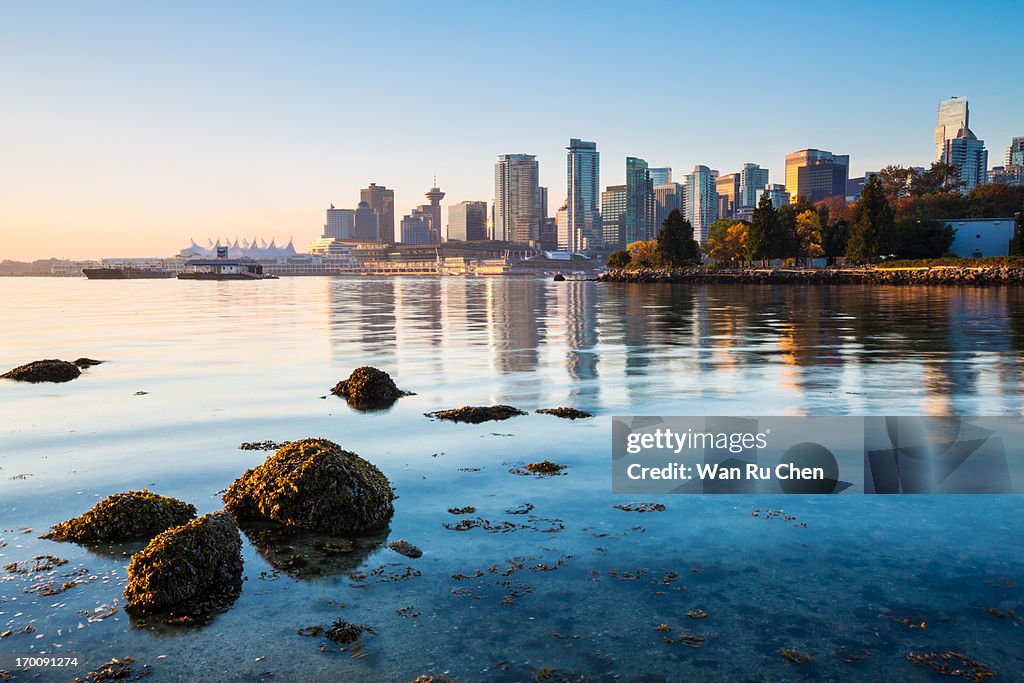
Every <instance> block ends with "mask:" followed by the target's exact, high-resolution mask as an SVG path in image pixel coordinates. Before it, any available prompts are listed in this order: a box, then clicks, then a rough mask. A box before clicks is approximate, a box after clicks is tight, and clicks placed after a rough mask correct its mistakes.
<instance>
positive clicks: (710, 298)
mask: <svg viewBox="0 0 1024 683" xmlns="http://www.w3.org/2000/svg"><path fill="white" fill-rule="evenodd" d="M328 291H329V292H330V310H329V320H330V342H331V345H332V357H333V358H334V359H335V361H336V362H337V363H338V364H339V365H345V366H355V365H356V364H380V365H381V366H382V367H389V368H392V369H394V368H396V367H398V366H402V368H403V370H402V372H403V374H404V373H405V372H406V368H407V370H408V372H409V373H418V374H420V375H422V376H421V377H417V378H416V379H417V380H418V381H419V383H420V385H421V386H437V387H444V388H445V389H446V392H447V393H449V394H452V393H457V392H455V391H454V389H455V388H458V389H459V391H463V392H465V394H466V395H467V396H469V397H470V398H471V399H472V400H476V401H487V400H493V401H509V402H512V401H522V402H523V403H524V405H525V406H526V407H531V405H533V404H536V405H541V404H544V405H547V404H549V403H556V402H557V403H569V404H576V405H578V406H580V407H584V408H586V407H590V408H595V409H604V410H606V411H609V412H610V411H612V410H621V411H624V412H633V413H637V412H655V411H660V413H664V412H670V413H674V414H758V413H760V414H781V413H797V414H880V413H883V412H887V411H888V412H892V411H893V410H894V409H896V408H897V407H898V408H899V410H900V411H901V412H902V413H904V414H913V413H915V412H916V413H922V414H930V415H944V414H962V415H963V414H970V413H975V414H993V413H997V414H1006V413H1011V414H1020V413H1021V410H1022V407H1021V398H1020V393H1021V392H1020V388H1021V387H1020V384H1021V377H1022V375H1021V350H1020V349H1021V346H1022V344H1024V313H1021V312H1020V311H1022V310H1024V308H1022V307H1021V304H1022V303H1024V301H1022V299H1024V293H1021V292H1018V291H1016V290H1009V289H997V288H991V289H970V288H952V287H946V288H898V287H855V286H849V287H800V286H793V287H764V286H747V285H720V286H678V285H676V286H666V285H655V286H644V285H616V284H605V283H595V282H560V283H555V282H549V281H542V280H533V279H526V278H515V277H508V278H481V279H473V278H444V279H440V278H437V279H431V278H397V279H374V280H370V279H337V280H334V281H332V282H330V285H329V288H328ZM660 413H658V412H656V413H655V414H660Z"/></svg>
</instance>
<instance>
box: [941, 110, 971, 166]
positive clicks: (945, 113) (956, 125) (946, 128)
mask: <svg viewBox="0 0 1024 683" xmlns="http://www.w3.org/2000/svg"><path fill="white" fill-rule="evenodd" d="M970 116H971V112H970V110H969V109H968V107H967V100H966V98H963V97H952V98H950V99H948V100H943V101H941V102H939V117H938V124H937V125H936V126H935V160H936V161H941V160H942V153H943V152H945V151H946V142H948V141H949V140H952V139H953V138H955V137H956V136H957V133H959V132H960V129H961V128H968V127H969V126H970Z"/></svg>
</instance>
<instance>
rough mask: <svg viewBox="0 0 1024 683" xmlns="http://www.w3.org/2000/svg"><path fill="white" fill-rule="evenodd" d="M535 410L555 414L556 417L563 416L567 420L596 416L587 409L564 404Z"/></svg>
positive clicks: (544, 413)
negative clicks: (567, 406) (569, 406)
mask: <svg viewBox="0 0 1024 683" xmlns="http://www.w3.org/2000/svg"><path fill="white" fill-rule="evenodd" d="M535 412H537V413H541V414H542V415H554V416H555V417H561V418H564V419H566V420H581V419H583V418H586V417H594V414H593V413H588V412H587V411H585V410H580V409H579V408H566V407H564V406H562V407H559V408H538V409H537V410H536V411H535Z"/></svg>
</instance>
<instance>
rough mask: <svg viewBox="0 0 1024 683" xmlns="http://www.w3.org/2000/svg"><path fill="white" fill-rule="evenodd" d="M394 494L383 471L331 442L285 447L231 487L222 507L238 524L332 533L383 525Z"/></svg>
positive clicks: (305, 442)
mask: <svg viewBox="0 0 1024 683" xmlns="http://www.w3.org/2000/svg"><path fill="white" fill-rule="evenodd" d="M394 498H395V494H394V493H393V492H392V491H391V486H390V484H389V482H388V479H387V477H385V476H384V475H383V474H382V473H381V471H380V470H379V469H377V468H376V467H375V466H374V465H373V464H372V463H370V462H368V461H366V460H364V459H363V458H361V457H359V456H358V455H356V454H355V453H350V452H348V451H345V450H342V449H341V447H340V446H339V445H338V444H336V443H334V442H333V441H329V440H327V439H303V440H300V441H292V442H290V443H287V444H285V445H284V446H283V447H282V448H281V449H280V450H278V451H277V453H275V454H274V455H271V456H270V457H268V458H267V459H266V461H265V462H264V463H263V464H262V465H260V466H259V467H254V468H253V469H251V470H248V471H247V472H246V473H245V474H243V475H242V476H241V477H239V478H238V479H237V480H236V481H235V483H233V484H232V485H231V487H230V488H228V490H227V493H225V494H224V505H225V507H226V508H227V510H228V511H229V512H231V513H232V514H233V515H235V516H236V517H238V518H239V519H269V520H272V521H275V522H279V523H280V524H284V525H286V526H290V527H299V528H302V529H309V530H311V531H320V532H323V533H328V534H338V535H346V534H352V533H363V532H367V531H371V530H373V529H377V528H380V527H382V526H384V525H385V524H386V523H387V521H388V519H390V518H391V515H392V514H393V513H394V507H393V506H392V501H393V500H394Z"/></svg>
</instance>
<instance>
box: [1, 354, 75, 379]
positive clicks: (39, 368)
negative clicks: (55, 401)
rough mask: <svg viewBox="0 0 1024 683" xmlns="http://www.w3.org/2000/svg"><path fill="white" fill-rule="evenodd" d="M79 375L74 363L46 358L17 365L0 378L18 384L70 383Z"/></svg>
mask: <svg viewBox="0 0 1024 683" xmlns="http://www.w3.org/2000/svg"><path fill="white" fill-rule="evenodd" d="M81 374H82V371H81V370H79V369H78V366H77V365H75V364H74V363H69V362H68V361H66V360H58V359H56V358H48V359H46V360H37V361H33V362H31V363H27V364H25V365H19V366H18V367H16V368H14V369H13V370H9V371H7V372H5V373H4V374H3V375H0V377H3V378H5V379H13V380H17V381H19V382H33V383H35V382H70V381H71V380H73V379H76V378H77V377H78V376H79V375H81Z"/></svg>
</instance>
